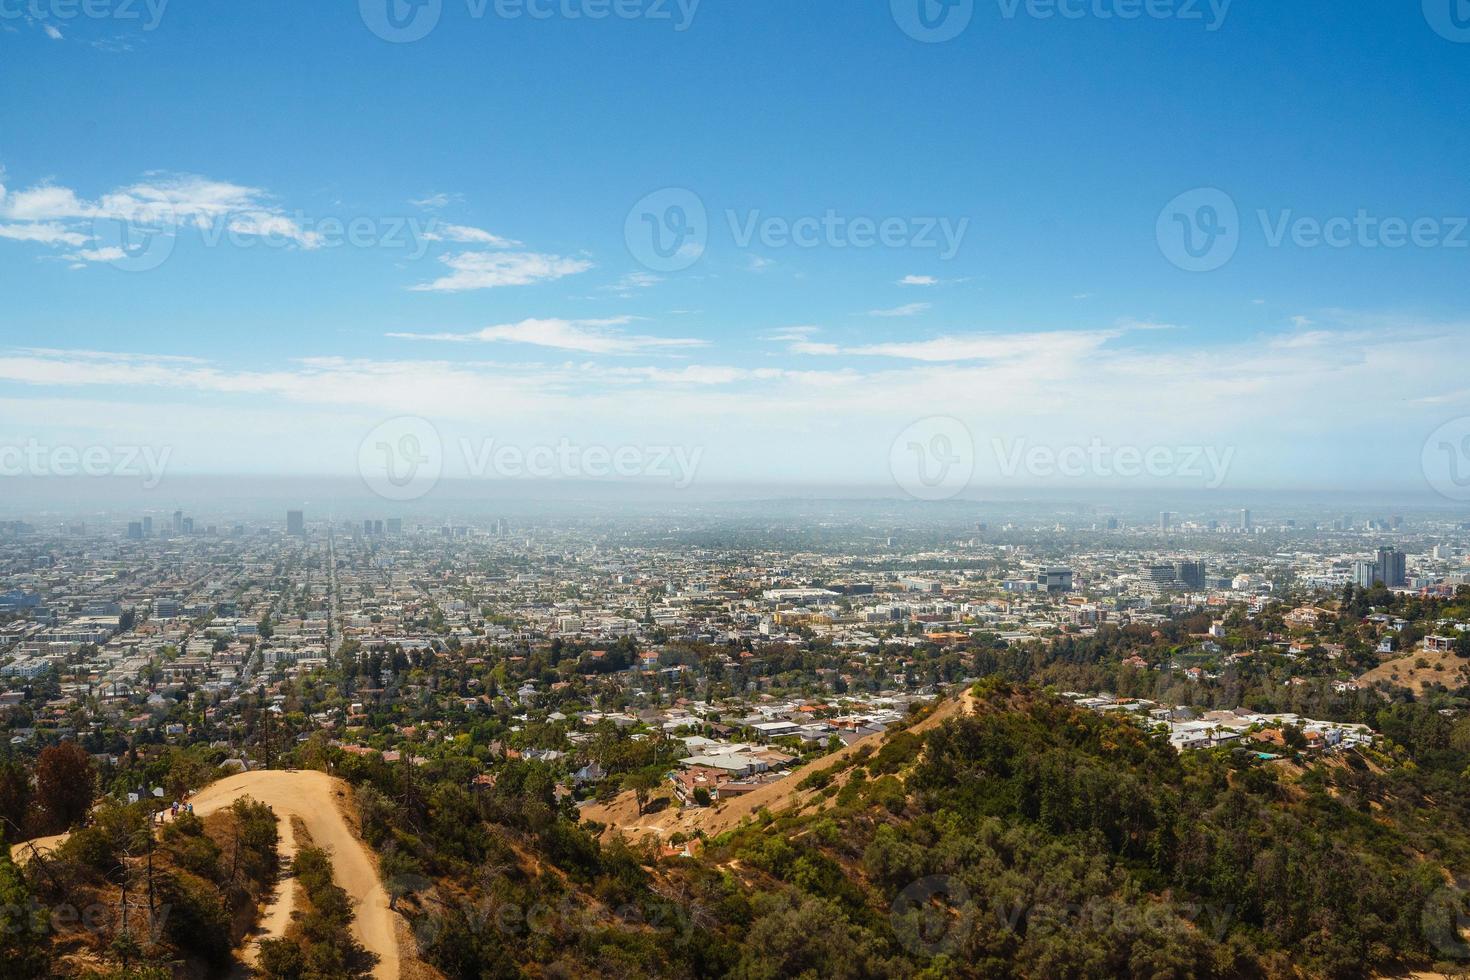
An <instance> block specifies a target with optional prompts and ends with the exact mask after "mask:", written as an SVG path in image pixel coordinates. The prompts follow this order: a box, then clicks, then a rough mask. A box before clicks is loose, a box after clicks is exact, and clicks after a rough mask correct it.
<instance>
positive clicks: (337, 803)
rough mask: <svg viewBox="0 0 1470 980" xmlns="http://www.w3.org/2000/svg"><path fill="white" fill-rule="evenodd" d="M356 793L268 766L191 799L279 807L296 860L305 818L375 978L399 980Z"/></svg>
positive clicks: (276, 907) (286, 916) (308, 773)
mask: <svg viewBox="0 0 1470 980" xmlns="http://www.w3.org/2000/svg"><path fill="white" fill-rule="evenodd" d="M350 792H351V790H350V789H349V788H348V786H347V784H346V783H345V782H343V781H342V780H340V779H336V778H334V777H332V776H328V775H327V774H326V773H323V772H316V771H313V770H305V769H304V770H298V771H290V770H280V769H268V770H260V771H257V772H243V773H239V774H237V775H234V776H230V777H228V778H226V779H221V780H220V781H219V782H217V783H211V784H210V785H208V786H206V787H205V788H204V789H202V790H200V791H199V792H198V793H197V794H195V795H194V797H193V798H192V799H191V800H190V802H192V803H193V804H194V812H195V813H196V814H197V815H198V816H201V817H203V816H206V815H208V814H210V813H214V812H215V811H217V810H222V809H224V808H225V807H228V806H229V805H230V804H231V803H234V802H235V801H236V800H238V799H240V798H241V797H242V796H249V797H251V798H252V799H255V800H258V801H259V802H261V803H264V804H266V805H267V806H269V807H270V808H271V809H272V810H274V811H275V814H276V821H277V826H278V827H279V828H280V831H281V857H282V860H283V861H287V860H290V857H291V856H292V855H293V854H294V853H295V848H296V839H295V834H294V833H293V832H292V829H291V818H292V817H299V818H300V819H301V821H302V823H304V824H305V825H306V830H307V832H308V833H309V834H310V835H311V839H312V843H313V844H315V845H316V846H317V847H320V848H322V849H323V850H325V851H326V852H327V853H329V854H330V855H331V857H332V868H333V872H334V874H335V876H336V879H337V884H338V885H340V886H341V887H342V889H343V890H344V891H346V892H347V895H348V897H349V898H350V899H351V900H352V902H353V910H354V912H355V913H356V917H355V918H354V919H353V922H352V932H353V934H354V935H355V936H356V937H357V939H358V941H359V942H360V943H362V945H363V946H364V947H365V948H366V949H367V950H368V952H370V953H374V954H376V955H377V957H378V964H377V966H376V967H374V969H373V976H374V977H377V978H379V980H399V973H400V960H399V952H398V940H397V938H396V935H397V930H396V927H395V926H396V924H395V920H396V918H397V916H396V915H395V914H394V913H393V912H391V911H390V910H389V909H388V893H387V891H385V890H384V888H383V885H382V882H381V881H379V879H378V869H377V862H376V860H375V859H374V857H373V853H372V851H371V850H370V849H369V848H368V846H367V844H365V843H363V841H362V840H360V839H359V838H358V836H357V834H356V833H355V832H354V831H353V829H352V825H351V823H350V822H349V821H348V819H347V815H346V813H345V810H344V807H345V806H346V805H347V802H348V799H349V796H348V794H349V793H350ZM65 839H66V835H65V834H61V835H58V836H54V837H42V838H37V839H36V840H34V841H30V842H27V843H23V844H16V845H14V846H13V847H12V848H11V849H10V851H11V855H12V857H13V858H14V859H15V860H17V861H24V860H25V859H27V858H28V857H29V856H30V854H31V845H35V847H36V849H37V850H39V851H40V852H41V853H42V854H45V853H47V852H48V851H51V850H53V849H55V848H56V847H57V846H58V845H59V844H60V843H61V842H62V841H64V840H65ZM296 890H297V884H296V879H295V878H285V879H283V880H282V882H281V884H280V885H279V886H278V887H277V889H276V893H275V895H274V896H273V897H272V898H271V901H270V903H269V904H268V905H267V906H266V908H265V911H264V914H263V915H262V917H261V922H260V925H261V932H260V933H259V934H258V935H257V936H256V937H255V938H254V939H253V940H251V941H250V942H249V943H248V944H247V946H246V949H245V950H244V955H245V958H246V960H247V961H253V960H254V958H255V955H256V950H257V946H258V944H259V942H260V940H261V939H268V938H271V937H274V936H279V935H281V934H282V933H284V932H285V929H286V926H287V925H288V924H289V923H290V921H291V910H292V907H293V906H294V904H295V898H296Z"/></svg>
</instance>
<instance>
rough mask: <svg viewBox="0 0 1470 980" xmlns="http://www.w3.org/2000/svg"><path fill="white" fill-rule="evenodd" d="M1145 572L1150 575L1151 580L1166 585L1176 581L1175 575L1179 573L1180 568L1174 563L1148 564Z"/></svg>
mask: <svg viewBox="0 0 1470 980" xmlns="http://www.w3.org/2000/svg"><path fill="white" fill-rule="evenodd" d="M1143 574H1144V575H1146V576H1148V580H1149V581H1150V582H1154V583H1157V584H1159V585H1166V584H1168V583H1170V582H1173V581H1175V577H1176V576H1177V575H1178V574H1179V573H1178V569H1176V568H1175V567H1174V566H1173V565H1146V566H1144V569H1143Z"/></svg>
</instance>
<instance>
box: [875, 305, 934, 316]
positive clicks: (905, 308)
mask: <svg viewBox="0 0 1470 980" xmlns="http://www.w3.org/2000/svg"><path fill="white" fill-rule="evenodd" d="M931 306H933V304H932V303H905V304H903V305H902V306H894V307H891V308H889V309H886V310H869V311H868V316H918V315H919V314H920V313H923V312H924V311H925V310H927V309H929V308H930V307H931Z"/></svg>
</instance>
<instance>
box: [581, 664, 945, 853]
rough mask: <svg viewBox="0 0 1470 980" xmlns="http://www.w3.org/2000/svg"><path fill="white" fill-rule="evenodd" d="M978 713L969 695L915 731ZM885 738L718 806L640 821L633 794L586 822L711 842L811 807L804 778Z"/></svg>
mask: <svg viewBox="0 0 1470 980" xmlns="http://www.w3.org/2000/svg"><path fill="white" fill-rule="evenodd" d="M973 710H974V708H973V699H972V697H971V696H970V692H969V691H968V690H966V691H965V692H964V693H963V694H961V695H960V696H958V697H954V698H947V699H945V700H944V701H942V702H940V704H939V706H938V707H937V708H935V710H934V711H933V712H932V713H931V714H930V715H929V716H928V717H926V718H924V719H923V720H922V721H920V722H919V723H918V724H916V725H914V726H913V728H912V729H910V730H911V731H914V732H925V731H928V730H929V729H931V728H935V727H937V726H938V725H941V724H943V723H944V722H945V721H947V720H949V719H950V718H954V717H957V716H958V715H959V714H960V713H961V712H965V713H969V712H971V711H973ZM886 734H887V733H885V732H879V733H878V734H875V735H869V736H868V737H867V738H863V739H859V740H858V741H856V742H854V743H852V744H851V745H847V746H844V747H842V748H840V749H838V750H837V751H836V752H831V753H828V754H827V755H824V756H822V757H821V758H819V759H816V760H815V761H813V762H809V763H807V764H806V765H804V766H802V767H801V768H799V769H797V770H795V771H794V772H792V773H791V774H790V775H788V776H787V777H786V778H784V779H781V780H778V781H777V782H774V783H770V784H768V785H766V786H762V787H761V788H760V789H757V790H755V791H753V792H750V793H746V794H745V795H744V796H738V797H735V798H734V799H732V800H728V801H725V802H722V803H718V804H716V805H715V806H709V807H693V806H691V807H679V806H677V805H674V804H672V803H671V804H670V805H669V806H667V807H666V808H664V809H662V810H660V811H658V812H657V813H645V814H643V815H642V816H639V815H638V803H637V800H636V799H635V797H634V794H633V792H632V791H631V790H629V791H627V792H624V793H620V794H619V795H618V796H616V797H614V798H613V799H612V800H611V801H609V802H608V803H590V804H588V805H587V806H585V807H583V808H582V819H583V820H595V821H597V822H598V823H602V824H606V825H607V829H606V830H605V831H603V835H602V836H603V837H607V836H609V835H611V834H615V833H622V834H624V835H625V836H627V837H631V838H633V839H639V838H642V837H644V836H646V835H648V834H652V835H654V836H655V837H657V838H659V839H665V838H668V837H670V836H672V835H673V834H676V833H683V834H685V835H686V836H687V835H691V834H693V833H694V832H695V831H703V832H704V833H705V834H707V835H709V836H715V835H717V834H722V833H724V832H725V831H727V830H731V829H733V828H735V827H736V826H738V825H739V824H740V821H742V820H745V819H746V818H748V817H750V816H752V815H754V814H755V812H756V811H757V810H760V809H762V808H765V809H767V810H770V811H772V812H775V811H777V810H781V809H784V808H785V807H788V806H791V805H798V806H804V805H806V804H807V803H809V802H811V800H812V798H813V797H814V796H816V795H817V794H818V793H819V792H821V791H820V790H815V789H809V790H799V789H797V788H796V787H797V785H798V784H799V783H800V782H801V781H802V779H803V778H805V777H806V776H807V775H809V774H811V773H813V772H815V771H817V770H819V769H825V768H827V767H828V766H830V765H832V764H833V763H835V762H839V761H841V760H844V759H850V758H852V757H853V756H855V755H857V754H858V752H860V751H862V749H863V747H864V746H867V747H868V748H869V749H870V750H873V751H876V750H877V749H878V746H879V745H881V744H882V742H883V738H884V736H885V735H886Z"/></svg>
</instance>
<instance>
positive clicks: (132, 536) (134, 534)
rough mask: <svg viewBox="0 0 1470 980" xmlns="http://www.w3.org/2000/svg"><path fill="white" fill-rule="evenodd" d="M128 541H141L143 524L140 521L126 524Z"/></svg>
mask: <svg viewBox="0 0 1470 980" xmlns="http://www.w3.org/2000/svg"><path fill="white" fill-rule="evenodd" d="M128 540H129V541H142V540H143V522H142V521H129V522H128Z"/></svg>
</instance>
